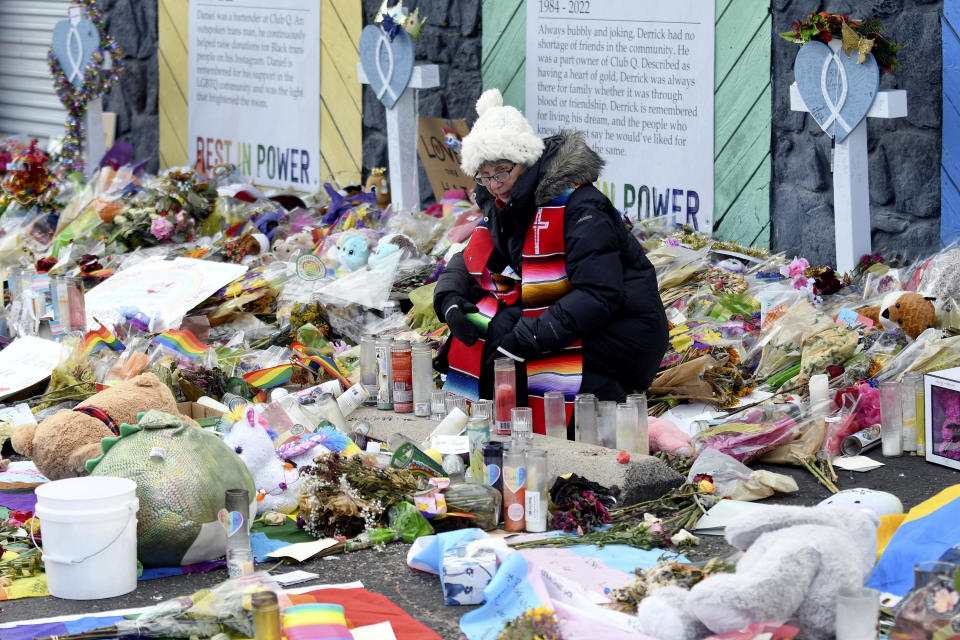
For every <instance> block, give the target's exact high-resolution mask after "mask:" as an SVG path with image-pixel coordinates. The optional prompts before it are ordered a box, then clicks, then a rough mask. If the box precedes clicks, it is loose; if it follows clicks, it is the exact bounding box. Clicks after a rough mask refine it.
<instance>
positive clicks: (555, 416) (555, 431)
mask: <svg viewBox="0 0 960 640" xmlns="http://www.w3.org/2000/svg"><path fill="white" fill-rule="evenodd" d="M543 423H544V429H545V433H546V434H547V435H548V436H550V437H551V438H562V439H563V440H566V439H567V403H566V398H564V396H563V391H547V392H546V393H545V394H543Z"/></svg>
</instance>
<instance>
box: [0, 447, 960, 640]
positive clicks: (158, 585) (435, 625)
mask: <svg viewBox="0 0 960 640" xmlns="http://www.w3.org/2000/svg"><path fill="white" fill-rule="evenodd" d="M866 455H867V456H868V457H870V458H873V459H875V460H879V461H881V462H884V463H886V464H885V466H883V467H881V468H879V469H877V470H874V471H869V472H866V473H856V472H850V471H842V470H840V469H838V470H837V474H838V478H839V479H838V481H837V483H836V484H837V486H838V488H840V489H852V488H855V487H865V488H869V489H878V490H882V491H888V492H890V493H893V494H895V495H896V496H897V497H899V498H900V500H901V502H903V506H904V508H905V509H909V508H910V507H913V506H915V505H916V504H918V503H920V502H922V501H923V500H925V499H927V498H929V497H930V496H932V495H934V494H936V493H937V492H939V491H940V490H941V489H943V488H945V487H948V486H950V485H952V484H956V483H958V482H960V472H958V471H956V470H953V469H950V468H948V467H944V466H940V465H937V464H933V463H928V462H926V461H925V459H924V458H923V457H918V456H910V455H905V456H903V457H900V458H883V457H882V456H881V455H880V449H879V447H878V448H876V449H874V450H872V451H870V452H868V453H867V454H866ZM751 466H752V467H753V468H765V469H769V470H771V471H776V472H780V473H786V474H788V475H790V476H792V477H794V478H795V479H796V480H797V484H798V485H799V487H800V490H799V491H798V492H796V493H794V494H786V495H777V496H775V497H772V498H768V499H767V500H766V502H769V503H777V504H791V505H815V504H817V503H819V502H820V501H822V500H824V499H825V498H827V497H829V496H830V492H829V491H828V490H827V489H826V488H824V487H823V486H821V485H820V484H818V483H817V482H816V480H814V478H813V476H811V475H810V473H808V472H807V471H806V470H804V469H802V468H799V467H789V466H781V465H751ZM958 536H960V534H958ZM958 541H960V540H958ZM408 548H409V545H406V544H402V543H394V544H392V545H389V546H388V547H387V548H386V549H385V550H383V551H376V550H372V549H366V550H363V551H358V552H355V553H351V554H347V555H340V556H333V557H330V558H321V559H317V560H312V561H308V562H305V563H302V564H299V565H297V564H290V565H282V566H279V567H274V565H273V564H262V565H258V566H257V568H258V569H270V570H271V571H272V572H274V573H280V572H286V571H291V570H294V569H303V570H306V571H312V572H315V573H318V574H320V577H319V579H318V580H317V581H315V582H312V583H311V582H308V583H304V584H303V585H298V586H309V585H311V584H319V583H340V582H352V581H354V580H359V581H361V582H363V584H364V586H365V587H366V588H367V589H369V590H371V591H376V592H378V593H382V594H383V595H385V596H387V597H388V598H390V599H391V600H392V601H393V602H395V603H396V604H397V605H398V606H400V607H401V608H403V609H404V610H406V611H407V612H408V613H410V615H412V616H413V617H415V618H417V619H418V620H420V621H422V622H423V623H424V624H426V625H427V626H428V627H430V628H431V629H434V630H435V631H436V632H437V633H438V634H440V635H441V636H442V637H443V638H445V639H449V640H455V639H459V638H461V637H462V636H461V634H460V630H459V626H458V621H459V619H460V616H462V615H463V614H465V613H466V612H468V611H470V610H472V609H473V608H474V607H462V606H459V607H458V606H445V605H444V604H443V598H442V594H441V590H440V582H439V579H438V578H437V577H436V576H433V575H428V574H425V573H421V572H419V571H414V570H412V569H410V568H408V567H407V566H406V562H405V559H406V552H407V549H408ZM733 551H734V550H733V549H732V548H731V547H730V546H729V545H727V544H726V543H724V542H723V540H722V538H719V537H711V536H704V537H703V538H702V543H701V545H700V546H699V547H697V548H695V549H694V550H693V551H692V552H690V553H688V556H689V557H691V558H692V559H694V560H703V559H707V558H709V557H713V556H725V555H729V554H730V553H733ZM225 578H226V569H217V570H214V571H211V572H209V573H200V574H191V575H185V576H176V577H172V578H163V579H160V580H151V581H146V582H140V583H139V584H138V588H137V590H136V591H134V592H133V593H131V594H128V595H125V596H122V597H119V598H111V599H108V600H96V601H69V600H59V599H56V598H52V597H46V598H26V599H22V600H13V601H8V602H2V603H0V606H2V612H0V623H2V622H10V621H15V620H28V619H33V618H41V617H47V616H55V615H65V614H73V613H89V612H96V611H108V610H113V609H124V608H130V607H143V606H148V605H151V604H155V603H157V602H160V601H162V600H166V599H168V598H171V597H174V596H178V595H184V594H188V593H191V592H193V591H195V590H197V589H199V588H202V587H205V586H210V585H213V584H216V583H218V582H220V581H222V580H224V579H225ZM0 637H2V632H0Z"/></svg>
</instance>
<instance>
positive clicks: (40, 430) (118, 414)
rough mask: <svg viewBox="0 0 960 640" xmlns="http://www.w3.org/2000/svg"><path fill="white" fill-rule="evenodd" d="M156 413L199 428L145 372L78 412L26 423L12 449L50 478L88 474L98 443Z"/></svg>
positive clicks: (68, 411)
mask: <svg viewBox="0 0 960 640" xmlns="http://www.w3.org/2000/svg"><path fill="white" fill-rule="evenodd" d="M151 409H156V410H158V411H163V412H164V413H168V414H172V415H174V416H176V417H178V418H180V419H182V420H184V421H185V422H187V423H189V424H192V425H194V426H196V423H195V422H194V421H193V420H191V419H190V418H189V417H187V416H183V415H180V412H179V411H178V410H177V401H176V399H175V398H174V397H173V393H171V392H170V389H169V388H167V386H166V385H165V384H163V383H162V382H161V381H160V379H159V378H157V376H155V375H153V374H152V373H145V374H142V375H139V376H136V377H135V378H131V379H130V380H127V381H125V382H121V383H120V384H118V385H116V386H115V387H111V388H109V389H105V390H103V391H101V392H100V393H98V394H96V395H93V396H91V397H89V398H88V399H86V400H84V401H83V402H81V403H80V404H78V405H77V407H76V408H75V409H63V410H60V411H58V412H56V413H55V414H53V415H52V416H50V417H49V418H47V419H46V420H43V421H42V422H41V423H40V424H38V425H37V424H22V425H19V426H18V427H17V428H16V430H15V431H14V432H13V437H12V438H11V439H10V440H11V444H12V445H13V449H14V451H16V452H17V453H19V454H21V455H24V456H27V457H29V458H30V459H32V460H33V462H34V464H36V465H37V469H39V471H40V473H42V474H43V475H45V476H46V477H47V478H49V479H51V480H59V479H61V478H73V477H75V476H82V475H86V473H87V470H86V466H85V465H86V463H87V460H91V459H93V458H96V457H97V456H99V455H100V453H101V450H100V441H101V440H103V439H104V438H110V437H114V436H117V435H119V434H120V431H119V429H120V425H121V424H123V423H127V424H136V423H137V415H138V414H140V413H142V412H144V411H150V410H151Z"/></svg>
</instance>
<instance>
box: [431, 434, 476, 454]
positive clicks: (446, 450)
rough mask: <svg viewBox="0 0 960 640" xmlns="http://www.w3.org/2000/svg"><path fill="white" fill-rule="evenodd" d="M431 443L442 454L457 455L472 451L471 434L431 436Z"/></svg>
mask: <svg viewBox="0 0 960 640" xmlns="http://www.w3.org/2000/svg"><path fill="white" fill-rule="evenodd" d="M430 444H431V445H432V448H434V449H436V450H437V451H439V452H440V453H441V454H442V455H448V454H453V455H457V454H458V453H468V452H469V451H470V437H469V436H433V437H432V438H430Z"/></svg>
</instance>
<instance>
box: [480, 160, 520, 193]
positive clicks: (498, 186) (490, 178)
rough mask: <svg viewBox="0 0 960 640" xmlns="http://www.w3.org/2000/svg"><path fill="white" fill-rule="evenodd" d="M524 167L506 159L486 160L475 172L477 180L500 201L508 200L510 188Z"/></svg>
mask: <svg viewBox="0 0 960 640" xmlns="http://www.w3.org/2000/svg"><path fill="white" fill-rule="evenodd" d="M524 169H525V167H524V166H523V165H521V164H516V163H514V162H510V161H508V160H501V161H499V162H486V163H484V164H483V165H481V166H480V170H479V171H478V172H477V176H476V177H477V180H479V181H480V182H481V184H483V186H485V187H486V188H487V191H489V192H490V193H492V194H493V195H494V196H496V197H497V198H498V199H499V200H500V201H501V202H508V201H509V200H510V190H511V189H513V185H514V184H515V183H516V182H517V178H518V177H519V176H520V174H521V173H523V170H524Z"/></svg>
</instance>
